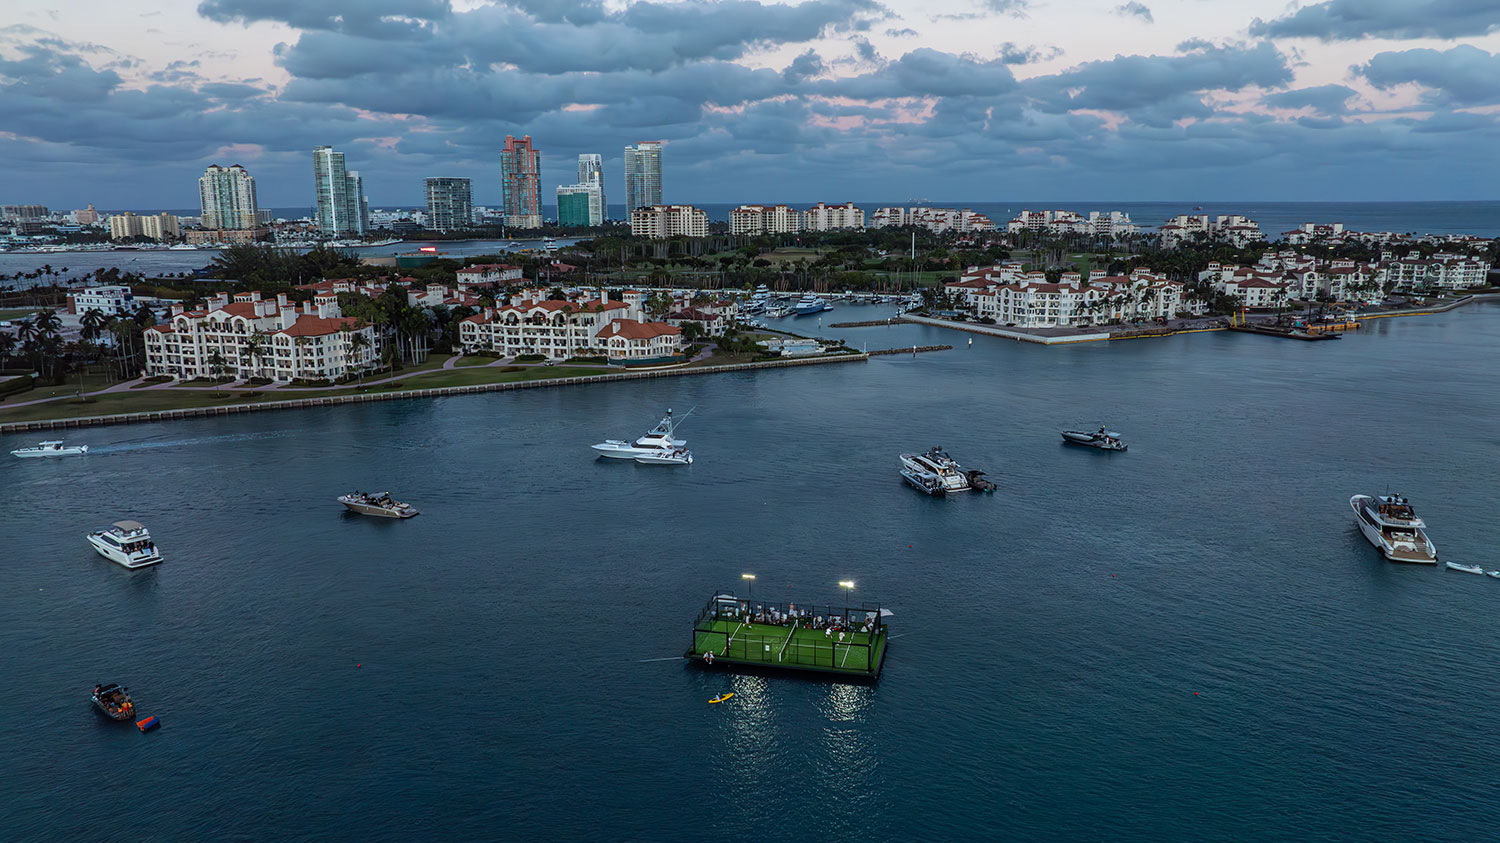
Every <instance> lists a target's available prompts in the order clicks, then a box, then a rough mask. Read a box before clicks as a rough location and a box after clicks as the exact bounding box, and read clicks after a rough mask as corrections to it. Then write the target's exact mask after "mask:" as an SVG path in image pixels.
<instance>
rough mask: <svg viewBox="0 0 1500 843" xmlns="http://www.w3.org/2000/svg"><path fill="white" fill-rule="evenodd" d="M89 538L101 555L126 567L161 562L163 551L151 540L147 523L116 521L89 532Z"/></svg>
mask: <svg viewBox="0 0 1500 843" xmlns="http://www.w3.org/2000/svg"><path fill="white" fill-rule="evenodd" d="M88 540H89V544H91V545H93V546H94V550H96V551H98V552H99V555H100V556H103V557H104V558H105V559H108V560H109V561H111V562H115V563H118V564H120V565H123V566H125V567H126V568H144V567H146V566H147V565H156V564H158V563H160V562H161V551H160V550H158V549H157V548H156V542H154V541H152V540H151V533H150V532H149V531H147V529H146V525H144V524H142V523H141V522H139V521H116V522H115V523H114V524H112V525H110V527H109V528H108V529H104V530H95V531H94V532H92V533H89V535H88Z"/></svg>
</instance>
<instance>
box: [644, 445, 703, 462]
mask: <svg viewBox="0 0 1500 843" xmlns="http://www.w3.org/2000/svg"><path fill="white" fill-rule="evenodd" d="M635 461H636V462H638V463H640V464H641V465H692V464H693V452H692V451H689V450H688V449H687V448H673V449H672V450H670V451H662V452H661V453H659V454H636V457H635Z"/></svg>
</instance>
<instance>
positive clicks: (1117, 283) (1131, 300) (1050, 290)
mask: <svg viewBox="0 0 1500 843" xmlns="http://www.w3.org/2000/svg"><path fill="white" fill-rule="evenodd" d="M945 288H946V289H947V291H948V292H949V294H950V295H951V296H952V297H953V298H954V300H955V301H956V302H958V303H960V304H961V306H962V307H963V308H965V309H967V310H969V311H970V312H972V313H973V314H974V315H975V316H976V317H978V318H980V319H985V318H988V319H991V320H993V321H994V322H996V323H997V324H1001V325H1008V326H1014V327H1020V328H1063V327H1073V326H1079V325H1097V324H1105V323H1114V322H1122V321H1126V320H1133V319H1134V320H1144V319H1156V318H1172V317H1174V316H1177V315H1179V314H1181V313H1201V312H1202V311H1203V307H1202V305H1201V303H1197V302H1191V301H1189V300H1188V299H1187V297H1186V295H1185V293H1186V291H1185V288H1184V285H1182V284H1181V283H1178V282H1176V281H1171V280H1168V279H1167V278H1164V277H1162V276H1159V275H1155V274H1153V273H1152V272H1151V271H1150V270H1146V269H1137V270H1136V271H1135V272H1132V273H1131V274H1130V275H1129V276H1123V275H1117V276H1107V275H1104V274H1102V273H1098V272H1091V273H1090V275H1089V278H1088V279H1087V280H1084V279H1083V278H1082V277H1080V276H1079V274H1078V273H1077V272H1066V273H1063V275H1062V277H1061V278H1060V279H1059V280H1058V281H1055V282H1051V281H1047V280H1046V279H1045V277H1044V274H1043V273H1040V272H1021V271H1019V270H1016V269H1014V268H1011V267H987V268H984V269H979V268H974V269H971V270H970V271H969V272H968V273H965V275H964V277H963V278H961V279H960V280H959V281H957V282H953V283H949V284H947V285H945Z"/></svg>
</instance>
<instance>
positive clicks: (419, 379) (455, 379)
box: [0, 366, 606, 422]
mask: <svg viewBox="0 0 1500 843" xmlns="http://www.w3.org/2000/svg"><path fill="white" fill-rule="evenodd" d="M501 368H502V367H496V368H493V369H482V368H481V369H469V370H467V371H459V370H454V369H450V370H447V371H439V372H433V373H430V374H416V376H414V377H405V373H402V374H403V377H402V379H401V380H400V381H399V384H400V385H399V386H398V385H397V384H396V383H388V384H379V385H376V386H371V387H368V388H367V389H366V390H365V391H366V392H399V391H405V390H413V389H436V388H438V387H443V386H474V385H478V384H488V383H512V382H517V381H528V380H539V379H543V378H564V377H584V376H587V375H602V374H605V373H606V370H604V369H598V368H593V369H586V368H581V367H573V366H567V367H563V366H557V367H543V366H538V367H536V368H530V369H523V370H521V371H519V372H503V371H501ZM250 391H253V390H248V389H244V388H242V387H236V388H235V389H232V390H226V391H225V392H224V395H223V396H219V395H217V394H216V393H215V392H214V391H213V390H202V389H170V388H167V389H150V390H135V391H132V390H126V391H124V392H111V393H109V394H107V395H99V396H96V397H94V398H91V399H89V400H88V401H87V402H85V403H79V402H77V401H69V400H61V401H48V402H47V403H45V404H33V405H31V406H29V407H14V408H10V409H7V408H6V407H5V406H4V405H3V404H0V422H12V421H37V420H39V419H60V418H75V417H85V416H109V415H114V414H116V413H145V412H155V411H158V410H183V409H189V408H194V407H217V406H223V405H228V404H254V403H260V402H265V401H288V400H295V399H299V398H327V397H330V396H335V395H354V394H358V392H359V390H358V389H306V390H304V389H285V390H281V389H271V390H262V391H261V393H260V395H257V396H254V397H246V396H245V393H246V392H250ZM24 394H26V395H34V394H35V393H34V392H28V393H24Z"/></svg>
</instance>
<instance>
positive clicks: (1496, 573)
mask: <svg viewBox="0 0 1500 843" xmlns="http://www.w3.org/2000/svg"><path fill="white" fill-rule="evenodd" d="M1484 573H1485V574H1486V575H1487V576H1491V577H1494V578H1495V579H1497V580H1500V571H1485V572H1484Z"/></svg>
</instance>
